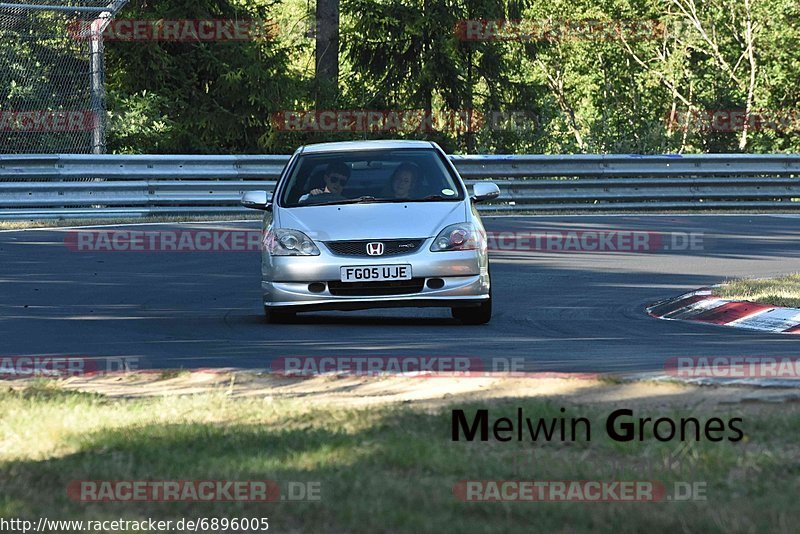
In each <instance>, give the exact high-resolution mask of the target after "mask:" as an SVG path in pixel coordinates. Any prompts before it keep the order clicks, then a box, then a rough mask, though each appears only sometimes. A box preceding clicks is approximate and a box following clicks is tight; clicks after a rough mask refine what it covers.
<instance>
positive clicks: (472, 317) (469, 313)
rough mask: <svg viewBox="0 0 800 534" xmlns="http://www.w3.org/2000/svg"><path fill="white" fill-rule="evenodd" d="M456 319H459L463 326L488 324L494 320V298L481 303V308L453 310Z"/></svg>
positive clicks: (490, 297)
mask: <svg viewBox="0 0 800 534" xmlns="http://www.w3.org/2000/svg"><path fill="white" fill-rule="evenodd" d="M450 311H451V313H452V314H453V318H454V319H458V320H459V321H461V322H462V323H463V324H470V325H475V324H486V323H488V322H489V321H491V320H492V296H491V295H489V298H488V299H486V300H485V301H483V302H481V304H480V306H474V307H469V308H451V309H450Z"/></svg>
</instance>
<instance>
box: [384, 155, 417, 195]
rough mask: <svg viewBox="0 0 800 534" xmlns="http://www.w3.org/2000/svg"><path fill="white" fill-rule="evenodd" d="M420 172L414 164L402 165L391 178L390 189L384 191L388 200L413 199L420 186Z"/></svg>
mask: <svg viewBox="0 0 800 534" xmlns="http://www.w3.org/2000/svg"><path fill="white" fill-rule="evenodd" d="M420 174H421V173H420V170H419V167H418V166H417V165H415V164H414V163H401V164H400V165H399V166H398V167H397V168H396V169H395V170H394V172H393V173H392V176H391V178H389V187H387V188H386V189H385V190H384V193H385V194H384V196H385V197H388V198H411V196H412V195H413V194H414V191H415V189H416V187H417V185H418V184H419V179H420Z"/></svg>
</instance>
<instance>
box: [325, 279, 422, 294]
mask: <svg viewBox="0 0 800 534" xmlns="http://www.w3.org/2000/svg"><path fill="white" fill-rule="evenodd" d="M424 285H425V279H424V278H412V279H411V280H387V281H384V282H339V281H338V280H337V281H332V282H328V290H329V291H330V292H331V295H336V296H337V297H371V296H376V297H377V296H380V295H407V294H412V293H419V292H420V291H422V287H423V286H424Z"/></svg>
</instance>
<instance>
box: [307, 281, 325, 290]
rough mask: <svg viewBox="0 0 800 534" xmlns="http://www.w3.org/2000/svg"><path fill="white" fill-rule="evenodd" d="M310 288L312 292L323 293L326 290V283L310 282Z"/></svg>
mask: <svg viewBox="0 0 800 534" xmlns="http://www.w3.org/2000/svg"><path fill="white" fill-rule="evenodd" d="M308 290H309V291H311V292H312V293H322V292H323V291H325V283H324V282H312V283H310V284H308Z"/></svg>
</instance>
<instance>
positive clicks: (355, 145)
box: [300, 139, 435, 154]
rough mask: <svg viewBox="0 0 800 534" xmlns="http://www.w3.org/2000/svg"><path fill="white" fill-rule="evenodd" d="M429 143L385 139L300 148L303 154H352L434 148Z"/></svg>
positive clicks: (318, 144)
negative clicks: (356, 152)
mask: <svg viewBox="0 0 800 534" xmlns="http://www.w3.org/2000/svg"><path fill="white" fill-rule="evenodd" d="M434 147H435V145H434V144H433V143H431V142H430V141H414V140H405V139H385V140H378V141H340V142H337V143H316V144H313V145H305V146H303V147H300V148H301V150H300V151H301V152H302V153H303V154H317V153H322V152H353V151H358V150H387V149H397V148H418V149H419V148H427V149H431V148H434Z"/></svg>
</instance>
